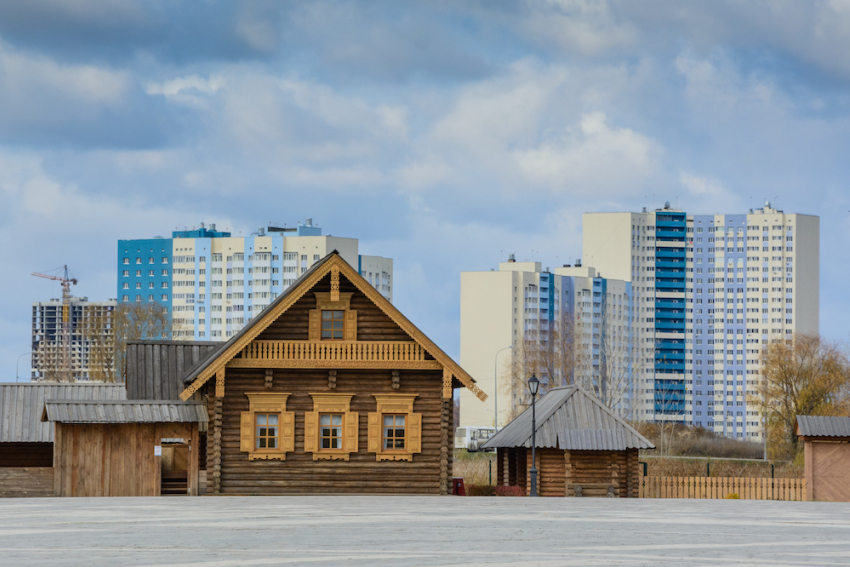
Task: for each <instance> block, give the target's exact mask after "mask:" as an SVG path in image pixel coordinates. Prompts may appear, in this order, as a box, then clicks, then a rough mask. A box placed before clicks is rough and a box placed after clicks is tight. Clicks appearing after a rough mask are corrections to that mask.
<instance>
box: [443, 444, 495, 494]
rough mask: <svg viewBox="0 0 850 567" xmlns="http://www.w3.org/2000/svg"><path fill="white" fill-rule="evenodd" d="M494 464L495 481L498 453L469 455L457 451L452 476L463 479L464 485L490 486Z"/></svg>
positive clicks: (465, 452)
mask: <svg viewBox="0 0 850 567" xmlns="http://www.w3.org/2000/svg"><path fill="white" fill-rule="evenodd" d="M491 462H492V463H493V465H492V466H493V481H494V483H495V480H496V453H468V452H467V451H466V450H464V449H455V452H454V470H453V472H452V476H455V477H460V478H462V479H463V484H464V485H465V486H469V485H471V484H479V485H482V484H490V463H491Z"/></svg>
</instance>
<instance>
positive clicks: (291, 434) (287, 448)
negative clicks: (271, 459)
mask: <svg viewBox="0 0 850 567" xmlns="http://www.w3.org/2000/svg"><path fill="white" fill-rule="evenodd" d="M280 450H281V451H283V452H284V453H292V452H294V451H295V412H292V411H284V412H281V413H280Z"/></svg>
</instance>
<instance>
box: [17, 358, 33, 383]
mask: <svg viewBox="0 0 850 567" xmlns="http://www.w3.org/2000/svg"><path fill="white" fill-rule="evenodd" d="M28 354H32V353H31V352H25V353H24V354H22V355H20V356H19V357H18V362H16V363H15V382H17V381H18V368H19V367H20V365H21V358H23V357H25V356H26V355H28Z"/></svg>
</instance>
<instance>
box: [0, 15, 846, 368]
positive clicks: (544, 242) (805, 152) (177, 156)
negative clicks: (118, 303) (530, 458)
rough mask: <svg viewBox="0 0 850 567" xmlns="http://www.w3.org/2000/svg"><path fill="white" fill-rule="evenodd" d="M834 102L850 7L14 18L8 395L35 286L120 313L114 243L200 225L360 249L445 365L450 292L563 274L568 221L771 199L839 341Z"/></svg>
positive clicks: (5, 84) (455, 342) (5, 339)
mask: <svg viewBox="0 0 850 567" xmlns="http://www.w3.org/2000/svg"><path fill="white" fill-rule="evenodd" d="M848 87H850V2H847V1H843V0H831V1H827V0H800V1H788V0H749V1H748V0H735V1H732V0H728V1H727V0H715V1H712V2H674V1H667V0H647V1H644V2H633V1H628V0H626V1H615V0H612V1H604V0H603V1H595V2H590V1H587V2H585V1H581V0H538V1H534V2H530V1H529V2H523V1H511V2H500V1H494V0H482V1H466V0H453V1H439V0H436V1H431V2H398V1H397V0H392V1H384V2H382V1H378V0H372V1H366V2H355V1H340V2H326V1H321V0H318V1H311V2H295V1H293V2H286V3H282V2H277V1H271V2H255V1H245V2H238V1H232V2H217V1H213V0H207V1H204V2H183V1H174V0H168V1H166V0H162V1H151V2H135V1H134V2H131V1H123V0H97V1H95V0H5V1H4V2H2V3H0V242H2V246H0V265H2V266H3V268H4V273H3V287H2V291H3V293H2V294H0V380H13V379H14V372H15V367H16V364H17V363H18V359H19V355H21V354H23V353H26V352H27V351H29V349H30V346H29V345H30V338H31V320H30V313H31V306H32V302H34V301H45V300H47V299H48V298H50V297H59V296H60V295H61V288H60V287H59V285H58V284H56V283H55V282H50V281H47V280H42V279H38V278H34V277H32V276H30V273H31V272H34V271H45V270H49V269H53V268H56V267H57V266H61V265H63V264H67V265H68V266H69V268H70V270H71V273H72V274H73V276H74V277H76V278H78V279H79V284H78V285H77V286H76V287H75V288H74V289H73V292H74V294H75V295H78V296H87V297H89V298H90V299H92V300H102V299H106V298H112V297H114V296H115V287H116V286H115V278H116V272H115V257H116V241H117V240H118V239H132V238H149V237H153V236H155V235H162V236H169V235H170V232H171V231H172V230H174V229H175V228H177V227H180V228H182V227H186V226H188V227H192V226H197V225H198V224H199V223H200V222H215V223H216V224H217V226H218V227H219V229H221V228H225V229H229V230H230V231H232V232H233V233H234V234H239V232H242V233H243V234H248V233H250V232H252V231H255V230H256V229H257V227H260V226H264V225H266V224H267V223H269V222H277V223H279V224H281V225H282V224H287V225H288V226H293V225H295V224H296V223H297V222H299V221H301V222H303V221H304V219H305V218H307V217H311V218H313V219H314V222H316V223H318V224H319V225H320V226H321V227H323V229H324V231H325V233H326V234H327V233H330V234H333V235H336V236H348V237H355V238H359V239H360V249H361V253H363V254H373V255H380V256H387V257H391V258H393V259H394V262H395V264H394V267H395V282H394V290H393V292H394V301H395V304H396V306H397V307H399V308H400V309H401V311H402V312H403V313H405V314H406V315H407V316H408V317H409V318H410V319H411V320H412V321H413V322H414V323H415V324H417V325H418V326H419V327H420V328H421V329H422V330H423V331H424V332H425V333H426V334H428V335H429V336H430V337H431V338H432V339H434V340H435V341H436V342H437V344H439V345H440V346H441V347H442V348H443V349H444V350H445V351H446V352H447V353H448V354H450V355H454V356H457V354H458V353H459V350H460V348H459V342H460V336H459V320H460V303H459V302H460V300H459V290H460V273H461V272H462V271H467V270H489V269H491V268H498V263H499V261H500V260H505V259H506V258H507V255H508V254H510V253H514V254H516V257H517V260H526V259H529V260H532V259H533V260H537V261H540V262H541V263H542V264H543V266H544V267H546V266H552V267H555V266H559V265H561V264H564V263H568V262H572V261H574V260H575V259H576V258H579V257H580V256H581V215H582V213H584V212H591V211H593V212H598V211H627V210H632V211H639V210H640V209H641V208H642V207H643V206H647V207H648V208H650V209H653V208H657V207H660V206H662V204H663V203H664V201H670V202H671V204H673V205H674V206H677V207H678V208H681V209H683V210H686V211H688V212H689V213H697V214H712V213H745V212H746V211H747V210H748V209H750V208H759V207H761V206H762V205H763V203H764V201H765V199H769V200H770V201H771V203H772V204H773V206H774V207H776V208H779V209H782V210H784V211H785V212H789V213H791V212H794V213H805V214H812V215H818V216H819V217H820V221H821V251H820V253H821V274H820V281H821V289H820V326H821V333H822V334H823V335H825V336H826V337H828V338H830V339H839V340H847V339H850V332H849V331H850V330H848V325H847V320H848V319H850V294H848V293H847V292H846V289H847V282H848V281H850V262H848V247H847V243H848V241H850V189H848V186H847V183H848V173H850V171H849V170H850V165H848V164H850V159H848V156H850V91H848ZM20 364H21V370H20V373H21V375H27V371H28V358H27V357H26V356H25V357H22V358H20Z"/></svg>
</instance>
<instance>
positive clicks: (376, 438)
mask: <svg viewBox="0 0 850 567" xmlns="http://www.w3.org/2000/svg"><path fill="white" fill-rule="evenodd" d="M368 429H369V444H368V452H369V453H380V452H381V414H379V413H377V412H370V413H369V425H368Z"/></svg>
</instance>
